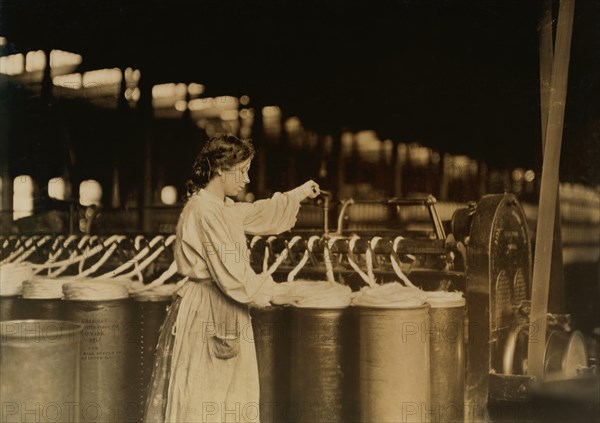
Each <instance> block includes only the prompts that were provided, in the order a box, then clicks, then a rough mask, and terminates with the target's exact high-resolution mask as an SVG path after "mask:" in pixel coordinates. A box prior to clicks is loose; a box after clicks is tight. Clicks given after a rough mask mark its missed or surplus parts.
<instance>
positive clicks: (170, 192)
mask: <svg viewBox="0 0 600 423" xmlns="http://www.w3.org/2000/svg"><path fill="white" fill-rule="evenodd" d="M160 201H162V202H163V204H167V205H169V206H172V205H173V204H175V203H177V188H175V187H174V186H173V185H167V186H166V187H163V189H161V190H160Z"/></svg>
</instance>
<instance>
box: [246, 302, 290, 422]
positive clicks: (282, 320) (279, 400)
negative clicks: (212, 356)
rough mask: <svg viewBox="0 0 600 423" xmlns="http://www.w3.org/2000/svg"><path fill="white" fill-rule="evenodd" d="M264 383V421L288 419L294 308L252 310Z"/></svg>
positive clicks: (261, 418) (262, 407) (262, 394)
mask: <svg viewBox="0 0 600 423" xmlns="http://www.w3.org/2000/svg"><path fill="white" fill-rule="evenodd" d="M251 316H252V328H253V333H254V345H255V347H256V359H257V362H258V375H259V383H260V421H261V422H263V423H277V422H281V421H286V416H287V413H288V412H289V408H290V403H289V400H290V366H289V363H290V341H291V339H290V337H289V336H288V331H289V321H290V308H289V307H284V306H276V305H274V306H270V307H265V308H260V309H259V308H255V309H252V310H251Z"/></svg>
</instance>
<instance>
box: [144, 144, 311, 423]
mask: <svg viewBox="0 0 600 423" xmlns="http://www.w3.org/2000/svg"><path fill="white" fill-rule="evenodd" d="M253 156H254V148H253V146H252V144H251V142H250V140H243V139H238V138H236V137H234V136H231V135H224V136H217V137H215V138H212V139H210V140H209V141H208V142H207V143H206V145H205V146H204V148H203V149H202V151H201V152H200V155H199V156H198V158H197V159H196V162H195V163H194V167H193V174H192V177H191V179H190V181H188V193H189V199H188V202H187V203H186V205H185V207H184V209H183V211H182V213H181V216H180V218H179V222H178V224H177V240H176V243H175V260H176V262H177V267H178V271H179V273H181V274H182V275H185V276H189V281H188V282H187V283H186V284H185V285H184V286H183V287H182V288H181V290H180V291H179V292H178V293H177V296H176V298H175V300H174V302H173V304H172V305H171V307H170V309H169V312H168V314H167V318H166V320H165V323H164V325H163V327H162V329H161V334H160V338H159V343H158V347H157V351H156V362H155V368H154V372H153V375H152V381H151V384H150V387H149V392H148V394H149V395H148V397H147V400H146V409H145V415H144V421H145V422H161V423H163V422H169V423H184V422H190V423H191V422H193V423H201V422H202V423H203V422H225V421H232V422H249V421H251V422H257V421H258V420H259V416H258V400H259V386H258V370H257V362H256V351H255V348H254V342H253V339H254V338H253V333H252V323H251V320H250V315H249V307H251V306H252V307H264V306H267V305H268V304H269V300H270V299H271V296H272V294H273V288H274V281H273V279H272V278H271V277H270V276H268V275H259V274H256V273H255V272H254V271H253V270H252V268H251V267H250V263H249V254H248V251H247V248H246V237H245V233H250V234H257V235H268V234H278V233H281V232H284V231H287V230H289V229H290V228H292V227H293V226H294V224H295V223H296V215H297V213H298V209H299V206H300V201H302V200H304V199H305V198H307V197H309V198H314V197H316V196H317V195H319V193H320V191H319V186H318V185H317V184H316V183H315V182H313V181H308V182H306V183H305V184H303V185H301V186H300V187H298V188H295V189H293V190H292V191H289V192H286V193H276V194H275V195H273V197H272V198H270V199H267V200H260V201H256V202H255V203H252V204H250V203H235V202H233V201H232V200H231V199H229V198H227V196H235V195H237V194H238V193H239V192H240V191H241V190H242V189H243V188H244V186H245V185H246V184H247V183H248V182H250V179H249V178H248V170H249V168H250V162H251V161H252V158H253Z"/></svg>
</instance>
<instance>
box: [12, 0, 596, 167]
mask: <svg viewBox="0 0 600 423" xmlns="http://www.w3.org/2000/svg"><path fill="white" fill-rule="evenodd" d="M1 5H2V6H1V9H0V16H1V18H0V35H2V36H4V37H6V38H7V39H8V40H9V41H10V45H8V46H5V47H4V54H7V53H9V52H11V51H21V52H23V51H28V50H31V49H39V48H47V49H51V48H60V49H64V50H68V51H73V52H77V53H80V54H82V56H83V58H84V63H83V64H82V70H85V69H94V68H99V67H110V66H120V67H126V66H133V67H138V68H140V69H141V70H142V76H143V77H144V78H148V79H149V80H151V81H152V82H153V83H158V82H200V83H203V84H205V85H206V87H207V92H206V95H227V94H229V95H236V96H239V95H242V94H249V95H250V97H251V99H252V101H253V104H254V105H261V104H277V105H280V106H281V108H282V110H283V112H284V113H285V114H288V115H292V114H296V115H298V116H300V118H301V119H302V121H303V122H304V124H305V126H308V127H310V128H314V129H316V130H320V131H335V130H339V129H340V128H343V127H346V128H349V129H352V130H358V129H375V130H376V131H377V132H378V133H379V135H380V137H393V138H394V139H398V140H401V141H420V142H422V143H424V144H426V145H430V146H432V147H436V148H439V149H440V150H442V151H451V152H463V153H465V152H466V153H469V154H470V155H472V156H475V157H478V158H483V159H486V160H488V161H491V162H494V161H495V162H497V163H498V164H499V165H502V164H510V165H512V164H519V163H520V162H528V163H531V162H535V160H537V159H538V156H539V149H540V147H539V145H540V143H541V141H540V129H539V126H540V123H539V122H540V119H539V71H538V66H539V65H538V63H539V62H538V60H539V59H538V57H539V53H538V42H539V41H538V32H537V26H538V23H539V20H540V16H541V13H542V6H543V5H542V1H541V0H540V1H522V0H497V1H491V0H487V1H486V0H463V1H460V0H439V1H434V0H420V1H416V0H404V1H385V2H379V3H376V2H371V1H369V2H368V1H366V0H360V1H359V2H345V1H323V0H321V1H314V0H308V1H291V0H236V1H228V2H227V1H222V0H221V1H212V0H211V1H201V0H196V1H182V0H178V1H173V0H172V1H158V0H155V1H147V0H144V1H140V0H133V1H131V0H129V1H116V0H93V1H92V0H80V1H77V2H73V1H71V0H2V1H1ZM553 7H554V14H555V16H556V13H557V10H558V4H557V3H554V4H553ZM599 22H600V1H597V0H577V4H576V16H575V22H574V30H573V42H572V51H571V53H572V54H571V67H570V80H569V81H570V82H569V91H568V95H569V97H568V103H567V117H566V130H565V136H566V137H571V138H573V139H578V138H577V137H579V138H583V140H580V141H573V142H575V144H576V146H577V148H576V149H569V148H568V146H566V148H564V149H563V151H564V154H565V155H566V156H569V155H572V156H573V157H576V154H577V153H578V152H579V153H581V149H587V150H589V151H592V153H593V154H597V150H598V142H597V138H594V137H591V138H590V137H589V136H588V135H587V134H588V133H591V134H592V135H594V133H595V134H596V135H595V136H596V137H597V132H598V129H597V128H598V126H599V125H598V122H599V119H600V113H599V108H598V101H599V100H598V99H599V98H600V83H599V75H600V64H599V63H600V24H599ZM589 127H592V128H596V129H594V130H592V131H591V132H590V130H589V129H586V128H589ZM577 134H580V135H577ZM581 134H583V135H581ZM577 143H579V144H577ZM594 151H595V152H596V153H594Z"/></svg>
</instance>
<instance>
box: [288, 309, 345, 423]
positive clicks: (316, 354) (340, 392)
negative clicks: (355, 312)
mask: <svg viewBox="0 0 600 423" xmlns="http://www.w3.org/2000/svg"><path fill="white" fill-rule="evenodd" d="M347 311H348V309H347V308H340V309H317V308H292V310H291V312H292V313H291V331H290V335H291V337H292V342H291V348H292V354H291V358H292V368H291V401H290V407H289V410H288V416H287V420H288V421H295V422H299V423H304V422H306V423H312V422H331V423H334V422H346V421H347V419H346V418H345V417H346V416H345V411H346V410H345V408H346V407H345V405H346V401H345V398H344V385H345V379H344V376H345V368H344V358H343V349H344V344H345V343H346V337H345V324H344V323H345V318H346V317H347V316H348V314H349V313H348V312H347Z"/></svg>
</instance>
